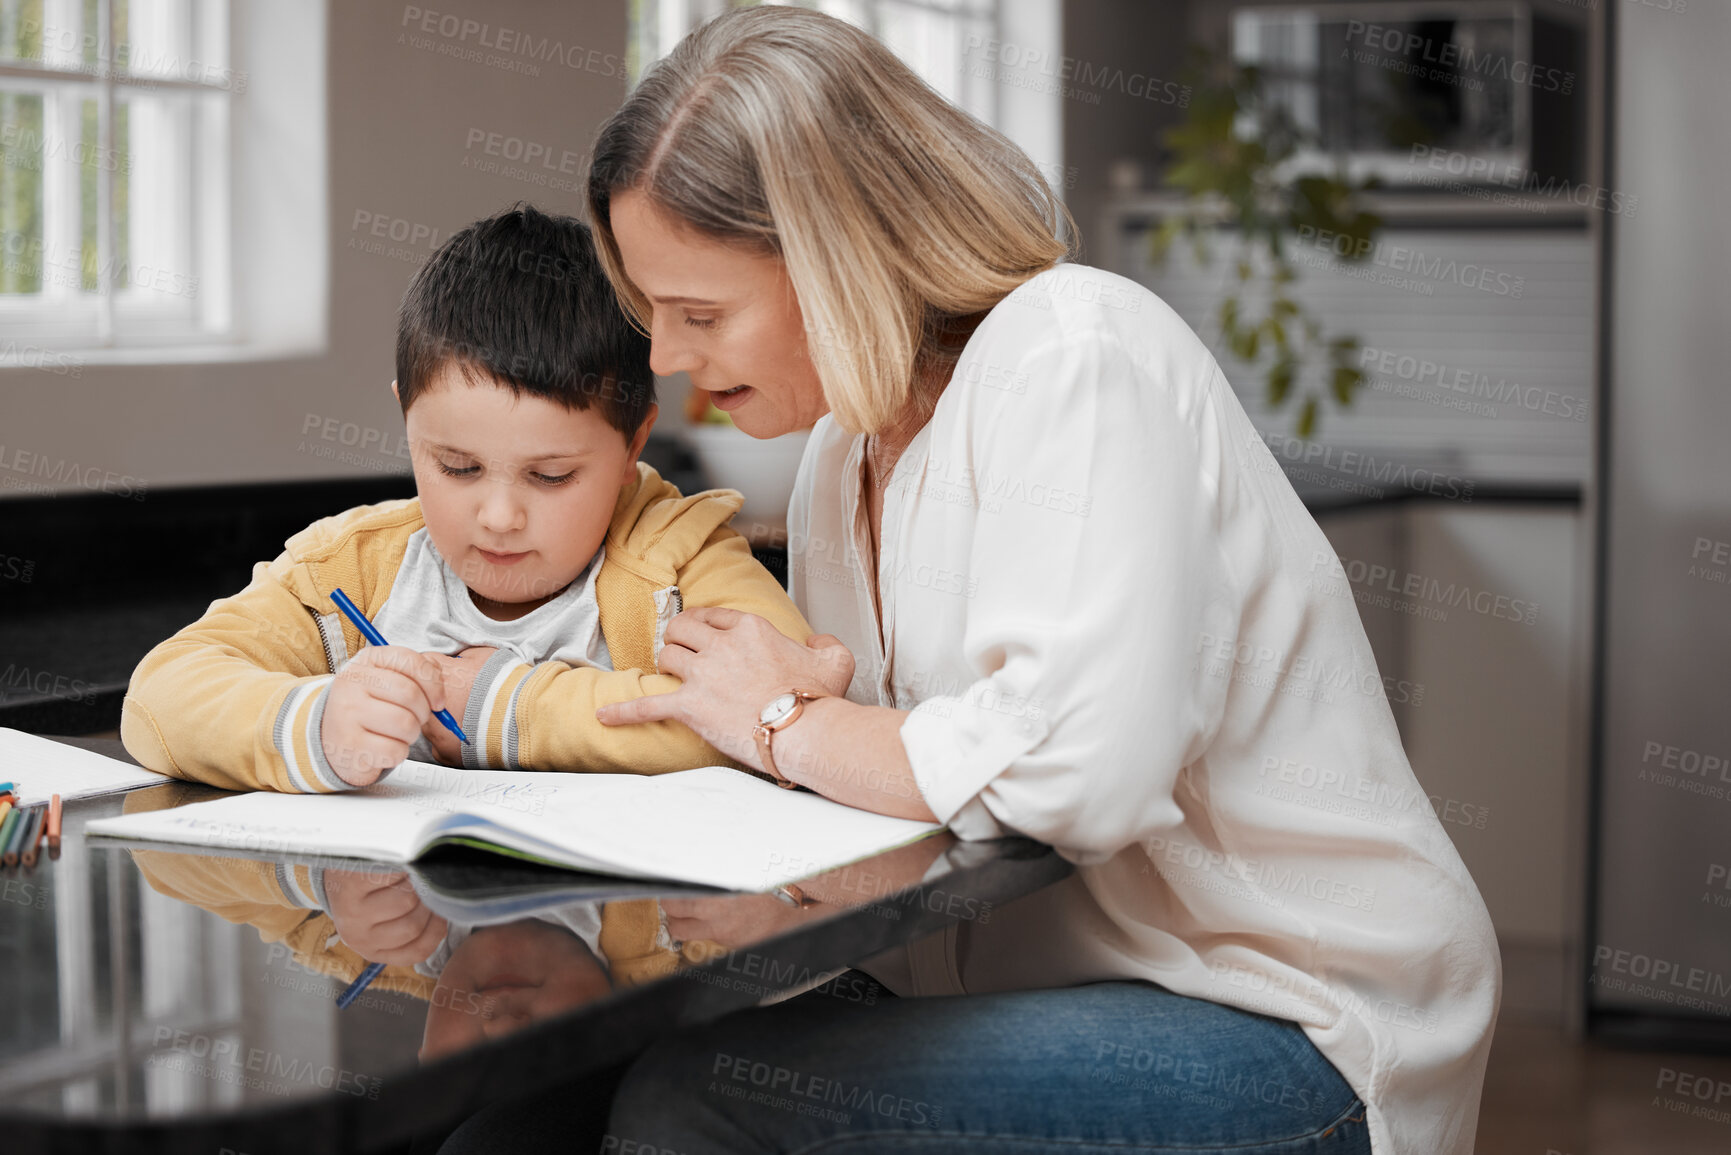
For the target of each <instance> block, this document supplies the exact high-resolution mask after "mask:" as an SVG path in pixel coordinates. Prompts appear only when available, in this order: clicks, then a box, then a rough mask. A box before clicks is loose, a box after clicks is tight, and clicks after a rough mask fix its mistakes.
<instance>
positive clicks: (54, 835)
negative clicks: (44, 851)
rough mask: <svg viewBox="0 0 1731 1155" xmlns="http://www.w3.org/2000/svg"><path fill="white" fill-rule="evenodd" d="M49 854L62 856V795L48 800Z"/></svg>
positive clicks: (51, 856)
mask: <svg viewBox="0 0 1731 1155" xmlns="http://www.w3.org/2000/svg"><path fill="white" fill-rule="evenodd" d="M48 856H49V857H50V858H59V857H60V795H58V794H56V795H54V796H53V797H52V798H50V799H49V800H48Z"/></svg>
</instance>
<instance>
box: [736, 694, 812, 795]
mask: <svg viewBox="0 0 1731 1155" xmlns="http://www.w3.org/2000/svg"><path fill="white" fill-rule="evenodd" d="M827 696H828V695H826V694H814V693H812V692H811V691H809V690H789V691H787V692H786V693H784V694H777V695H776V696H775V697H774V698H773V699H771V701H770V703H769V705H767V706H765V707H764V708H763V710H762V712H760V713H759V714H758V715H757V725H756V726H754V727H752V731H751V736H752V737H753V738H756V739H757V757H758V761H760V762H762V763H763V770H764V773H766V774H768V775H769V776H770V777H771V778H774V779H775V784H776V785H777V786H781V787H783V788H785V789H788V790H793V789H795V788H797V787H798V785H799V783H797V782H794V781H792V780H790V779H789V778H787V777H786V776H785V775H783V774H782V772H781V771H780V770H777V769H776V768H775V757H774V756H773V755H772V754H770V752H769V740H770V738H772V737H774V736H775V734H776V733H778V732H779V731H782V730H785V729H787V728H788V727H789V726H791V725H793V724H794V722H795V721H797V720H798V719H799V716H800V715H801V714H803V713H804V712H805V704H806V703H807V702H815V701H817V700H818V699H819V698H823V697H827Z"/></svg>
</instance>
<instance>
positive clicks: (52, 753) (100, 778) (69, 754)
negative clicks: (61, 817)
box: [0, 726, 173, 806]
mask: <svg viewBox="0 0 1731 1155" xmlns="http://www.w3.org/2000/svg"><path fill="white" fill-rule="evenodd" d="M170 781H173V779H171V778H169V777H168V775H166V774H158V773H156V772H155V771H154V770H145V769H143V768H142V767H138V766H134V765H133V764H132V763H130V762H122V761H120V760H119V759H117V758H109V757H106V756H104V755H102V754H96V753H93V752H91V751H89V750H80V749H79V748H78V747H76V746H68V745H66V744H65V743H64V742H53V741H50V740H49V739H47V738H39V737H37V736H36V735H35V734H26V733H24V732H23V731H21V730H11V729H7V728H6V727H4V726H0V782H10V783H12V784H13V786H14V787H15V788H16V790H17V794H18V801H19V802H20V803H22V804H23V805H25V806H34V805H36V804H37V803H38V802H47V801H48V800H49V797H50V796H51V795H55V794H58V795H60V800H61V801H62V802H71V801H72V800H73V799H75V798H89V797H92V796H94V795H97V794H112V793H114V792H115V791H117V790H130V789H132V788H133V787H134V786H154V785H156V784H157V783H159V782H170Z"/></svg>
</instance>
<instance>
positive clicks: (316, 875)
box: [276, 862, 330, 910]
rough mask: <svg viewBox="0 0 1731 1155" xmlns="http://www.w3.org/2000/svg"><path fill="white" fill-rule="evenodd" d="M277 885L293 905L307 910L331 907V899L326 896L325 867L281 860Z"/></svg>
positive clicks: (277, 871) (278, 867) (277, 866)
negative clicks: (297, 864) (293, 864)
mask: <svg viewBox="0 0 1731 1155" xmlns="http://www.w3.org/2000/svg"><path fill="white" fill-rule="evenodd" d="M276 885H277V889H278V890H280V891H282V896H283V898H284V899H286V900H287V901H288V903H289V904H290V905H291V906H298V907H301V908H303V909H305V910H329V909H330V901H329V899H328V898H326V896H325V872H324V868H323V867H320V866H291V865H290V864H288V863H286V862H279V863H277V864H276Z"/></svg>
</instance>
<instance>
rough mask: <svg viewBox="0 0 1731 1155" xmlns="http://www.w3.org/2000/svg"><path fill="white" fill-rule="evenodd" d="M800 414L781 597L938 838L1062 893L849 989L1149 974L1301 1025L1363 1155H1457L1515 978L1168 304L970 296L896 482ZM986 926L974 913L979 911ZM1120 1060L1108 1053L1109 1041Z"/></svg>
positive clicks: (1240, 415)
mask: <svg viewBox="0 0 1731 1155" xmlns="http://www.w3.org/2000/svg"><path fill="white" fill-rule="evenodd" d="M863 446H864V437H863V436H858V435H851V434H848V433H846V432H844V431H843V430H842V429H840V428H839V427H838V426H837V425H836V423H835V421H834V419H833V417H825V418H824V419H823V420H822V421H820V422H819V423H818V425H817V428H816V430H815V431H814V433H813V435H812V437H811V440H810V442H809V443H808V445H807V448H806V452H805V457H804V459H803V461H802V462H801V465H800V472H799V480H798V482H797V484H796V486H795V490H794V496H793V500H792V502H791V505H790V508H789V513H788V528H789V531H790V551H789V552H790V559H789V562H790V564H789V573H790V578H791V587H792V593H793V598H794V601H795V602H796V603H797V604H798V605H799V608H800V609H801V610H802V611H803V612H804V613H805V615H806V617H807V619H808V620H809V621H810V622H811V624H812V626H813V628H814V629H816V630H819V631H823V632H829V633H833V634H835V635H836V636H838V637H839V638H840V639H841V640H842V641H843V642H845V643H846V644H847V646H848V648H849V649H850V650H852V651H853V654H854V656H855V658H856V662H857V665H856V672H855V675H854V680H853V684H852V686H851V687H850V689H849V691H848V697H849V698H850V699H852V700H853V701H856V702H861V703H866V704H872V705H885V706H892V707H895V708H898V709H903V710H911V711H912V713H911V714H910V715H909V717H908V718H907V719H906V720H905V722H904V723H903V725H902V728H901V736H902V742H903V745H904V746H905V747H906V749H907V754H908V759H909V761H910V763H911V764H912V767H913V771H914V777H915V780H916V781H917V783H918V785H919V788H920V791H921V793H922V795H923V796H924V798H925V800H926V802H927V804H928V805H930V807H931V808H932V810H933V812H934V813H935V814H936V815H937V817H938V819H939V820H940V821H943V822H947V823H948V824H949V825H950V827H951V829H952V830H954V831H955V832H956V833H957V834H958V835H959V836H961V837H962V838H966V839H976V838H992V837H997V836H1000V835H1002V834H1005V833H1021V834H1025V835H1027V836H1028V837H1031V838H1035V839H1038V840H1040V841H1042V842H1046V843H1050V844H1051V845H1053V846H1054V847H1056V848H1057V849H1058V851H1059V852H1060V853H1061V854H1063V855H1064V856H1065V857H1066V858H1068V859H1070V860H1071V861H1073V862H1074V863H1076V865H1077V868H1078V869H1077V871H1076V873H1075V874H1074V875H1072V876H1071V877H1070V878H1069V879H1067V880H1066V881H1064V882H1061V883H1059V884H1057V885H1055V886H1051V887H1048V888H1046V889H1045V890H1043V891H1040V892H1037V893H1035V894H1033V895H1030V896H1028V897H1026V898H1024V899H1022V900H1019V901H1017V902H1015V903H1011V904H1008V905H1006V906H1004V907H1002V908H1001V909H998V910H994V911H989V912H986V911H982V912H981V916H980V917H976V918H973V919H970V920H965V921H963V922H960V923H958V924H956V925H954V926H952V927H951V928H950V929H949V930H948V931H946V932H944V933H941V934H936V935H932V936H930V937H929V938H927V939H924V940H922V941H921V942H919V943H916V944H913V945H912V946H910V947H908V948H904V949H903V950H900V951H894V952H889V953H887V954H886V955H882V956H879V957H878V958H876V959H873V960H870V961H869V962H868V963H867V964H866V965H865V968H864V969H867V970H869V971H871V972H872V973H873V974H874V975H876V976H877V977H879V978H880V979H881V980H883V981H885V982H887V983H888V985H889V986H890V987H891V989H893V990H896V991H897V992H898V993H903V994H951V993H964V992H966V993H982V992H990V991H1003V990H1016V989H1028V988H1041V987H1057V986H1070V985H1075V984H1078V983H1085V982H1091V981H1099V980H1103V979H1114V978H1143V979H1148V980H1151V981H1153V982H1157V983H1159V984H1160V985H1162V986H1164V987H1166V988H1168V989H1170V990H1172V991H1175V992H1177V993H1179V994H1184V995H1190V996H1195V997H1199V998H1205V999H1211V1000H1213V1001H1216V1002H1220V1003H1227V1004H1231V1005H1235V1006H1239V1007H1243V1008H1246V1009H1248V1010H1252V1011H1257V1012H1260V1013H1264V1014H1268V1015H1273V1016H1276V1017H1279V1018H1284V1019H1289V1020H1293V1021H1296V1022H1298V1023H1299V1024H1301V1025H1302V1027H1303V1029H1304V1031H1305V1033H1306V1035H1307V1036H1309V1038H1310V1039H1311V1040H1312V1041H1313V1042H1314V1043H1315V1044H1316V1046H1317V1047H1318V1049H1319V1050H1321V1051H1322V1053H1323V1054H1324V1055H1326V1056H1327V1057H1328V1059H1329V1060H1330V1061H1331V1062H1332V1063H1333V1064H1334V1065H1335V1067H1336V1068H1338V1069H1339V1070H1340V1072H1341V1073H1342V1075H1343V1076H1345V1078H1346V1079H1347V1081H1348V1082H1349V1083H1350V1084H1351V1085H1352V1087H1353V1089H1354V1090H1355V1091H1356V1092H1357V1093H1358V1095H1359V1096H1360V1097H1361V1098H1362V1099H1363V1100H1364V1101H1365V1103H1366V1104H1367V1105H1368V1107H1369V1109H1370V1114H1369V1119H1370V1125H1371V1131H1372V1144H1373V1147H1374V1149H1375V1150H1376V1151H1377V1152H1378V1153H1379V1155H1387V1153H1392V1152H1414V1153H1424V1155H1448V1153H1457V1155H1465V1153H1467V1152H1470V1151H1471V1150H1472V1145H1473V1137H1474V1130H1475V1127H1476V1121H1477V1116H1478V1106H1479V1094H1480V1089H1481V1084H1482V1082H1483V1076H1484V1069H1485V1061H1486V1058H1487V1055H1488V1051H1489V1047H1490V1037H1491V1028H1492V1024H1493V1023H1494V1020H1495V1017H1496V1010H1497V1004H1498V1000H1499V992H1500V985H1501V966H1500V962H1499V959H1498V953H1497V946H1496V940H1495V936H1494V934H1493V932H1492V929H1491V924H1490V918H1489V915H1488V914H1487V912H1486V910H1485V907H1484V903H1483V901H1482V900H1481V899H1480V897H1479V894H1478V891H1477V889H1476V888H1475V887H1474V885H1473V882H1472V879H1471V878H1470V877H1469V876H1468V874H1467V871H1466V868H1465V867H1464V866H1463V865H1462V863H1461V860H1460V857H1459V856H1458V855H1457V854H1456V852H1455V849H1454V846H1453V845H1452V844H1451V843H1450V842H1449V839H1448V836H1447V835H1446V834H1445V833H1444V831H1443V828H1442V825H1441V823H1440V822H1439V821H1438V820H1437V818H1436V816H1435V814H1434V813H1433V812H1432V810H1431V806H1430V803H1429V801H1428V799H1427V798H1426V796H1425V794H1424V792H1423V790H1422V789H1421V788H1420V787H1419V784H1418V783H1417V781H1416V780H1415V779H1414V777H1413V773H1412V769H1411V767H1410V766H1409V764H1408V762H1407V759H1406V755H1405V753H1404V751H1403V750H1402V748H1401V742H1400V735H1399V733H1398V732H1397V730H1396V728H1395V724H1394V718H1393V715H1392V714H1391V712H1390V710H1389V706H1388V701H1387V697H1388V696H1390V695H1400V694H1410V693H1412V692H1413V688H1412V687H1410V686H1408V685H1407V684H1406V683H1402V682H1397V681H1395V680H1394V679H1392V678H1388V679H1385V678H1383V677H1381V676H1380V675H1379V673H1378V671H1377V668H1376V662H1375V658H1374V657H1373V656H1372V653H1371V649H1370V645H1369V643H1368V641H1367V640H1366V637H1365V633H1364V628H1363V626H1362V624H1361V623H1360V621H1359V617H1358V610H1357V606H1356V603H1355V602H1354V600H1353V598H1352V592H1351V587H1350V586H1349V585H1348V584H1347V583H1346V582H1345V581H1344V580H1340V579H1338V578H1337V576H1336V569H1335V567H1336V566H1337V565H1338V562H1337V561H1336V559H1335V555H1334V553H1333V552H1332V550H1331V549H1330V548H1329V544H1328V541H1327V539H1326V538H1325V537H1324V536H1323V534H1322V532H1321V530H1320V529H1318V528H1317V525H1316V522H1315V521H1314V520H1313V519H1312V518H1311V516H1310V514H1309V513H1308V512H1307V511H1306V510H1305V508H1304V506H1303V504H1302V503H1301V502H1300V501H1299V499H1298V497H1297V495H1296V494H1295V493H1294V492H1293V490H1292V487H1291V485H1290V484H1289V483H1288V482H1287V480H1286V478H1285V476H1284V475H1283V474H1282V473H1281V470H1280V467H1279V465H1278V463H1277V462H1276V461H1275V460H1274V457H1273V455H1272V454H1271V453H1270V452H1269V450H1268V448H1267V446H1266V445H1265V444H1264V443H1263V441H1262V439H1261V438H1260V437H1259V436H1258V435H1257V433H1256V431H1255V429H1254V428H1253V426H1252V425H1251V423H1250V420H1249V418H1248V417H1247V416H1246V415H1245V413H1244V410H1243V407H1242V406H1241V405H1240V404H1239V402H1238V400H1237V398H1236V397H1235V396H1234V395H1233V393H1232V390H1231V387H1230V386H1229V385H1228V384H1227V382H1226V379H1225V377H1224V376H1223V375H1222V373H1221V371H1220V369H1219V366H1218V365H1217V364H1216V363H1215V361H1214V358H1213V357H1212V356H1211V355H1210V354H1209V352H1208V350H1207V348H1206V347H1205V346H1204V345H1203V344H1202V342H1201V341H1200V340H1199V339H1198V338H1197V337H1196V335H1195V334H1194V333H1192V332H1191V331H1190V329H1189V328H1188V327H1187V326H1186V325H1185V324H1184V322H1183V321H1182V320H1180V319H1179V317H1178V316H1177V315H1176V314H1175V313H1173V312H1172V310H1171V309H1169V308H1168V307H1167V306H1166V305H1165V304H1164V303H1163V302H1162V301H1160V299H1159V298H1157V297H1156V296H1154V295H1153V294H1152V293H1150V292H1149V291H1148V290H1147V289H1145V288H1143V287H1142V286H1141V285H1138V284H1136V283H1135V282H1133V281H1130V280H1127V279H1125V278H1123V277H1119V276H1116V275H1113V274H1111V273H1107V272H1103V271H1101V270H1098V269H1091V268H1087V267H1085V266H1079V265H1061V266H1059V267H1057V268H1054V269H1051V270H1048V271H1047V272H1045V273H1042V274H1040V275H1039V276H1037V277H1035V278H1033V279H1032V280H1031V281H1029V282H1028V283H1027V284H1026V285H1024V286H1022V287H1021V288H1019V289H1018V290H1017V291H1016V292H1014V293H1012V294H1011V295H1010V296H1009V297H1008V298H1006V299H1005V300H1004V301H1003V302H1001V303H1000V304H999V305H998V306H997V307H995V308H994V309H992V310H991V312H990V313H989V314H988V315H987V317H986V318H985V320H984V321H983V323H982V324H981V325H980V326H979V328H978V329H977V330H976V331H975V332H974V334H973V336H972V338H971V339H970V340H969V342H968V344H967V347H966V349H965V351H964V353H963V356H962V359H961V361H960V363H959V364H958V366H957V368H956V371H955V373H954V375H953V376H952V378H951V380H950V383H949V386H948V387H947V388H946V390H945V391H944V394H943V396H942V399H941V400H940V402H939V403H938V406H937V409H936V412H935V413H934V415H933V416H932V419H931V420H930V422H929V423H928V424H927V425H926V427H925V428H924V429H923V430H922V431H921V432H920V433H919V435H918V436H917V437H916V438H915V439H914V441H913V442H912V444H911V445H909V447H908V449H907V451H906V452H905V453H904V454H903V456H902V458H901V461H900V462H899V463H898V465H897V467H896V469H895V472H894V474H893V476H892V477H891V479H890V481H889V483H888V485H887V486H886V492H885V499H884V509H883V525H882V535H881V541H882V543H883V544H882V550H881V556H880V559H879V565H878V581H879V586H880V596H881V599H882V604H883V638H884V644H883V645H880V642H879V634H878V628H877V623H876V620H875V618H874V613H873V608H872V601H871V592H870V588H869V586H868V585H867V582H866V579H865V571H864V570H863V568H862V565H861V560H860V559H861V558H863V557H867V556H869V552H868V545H867V537H866V534H867V526H866V511H865V505H864V502H863V500H862V499H863V494H862V490H861V484H862V474H861V463H862V457H863ZM988 914H989V917H987V915H988ZM1125 1041H1126V1042H1129V1041H1130V1040H1125Z"/></svg>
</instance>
